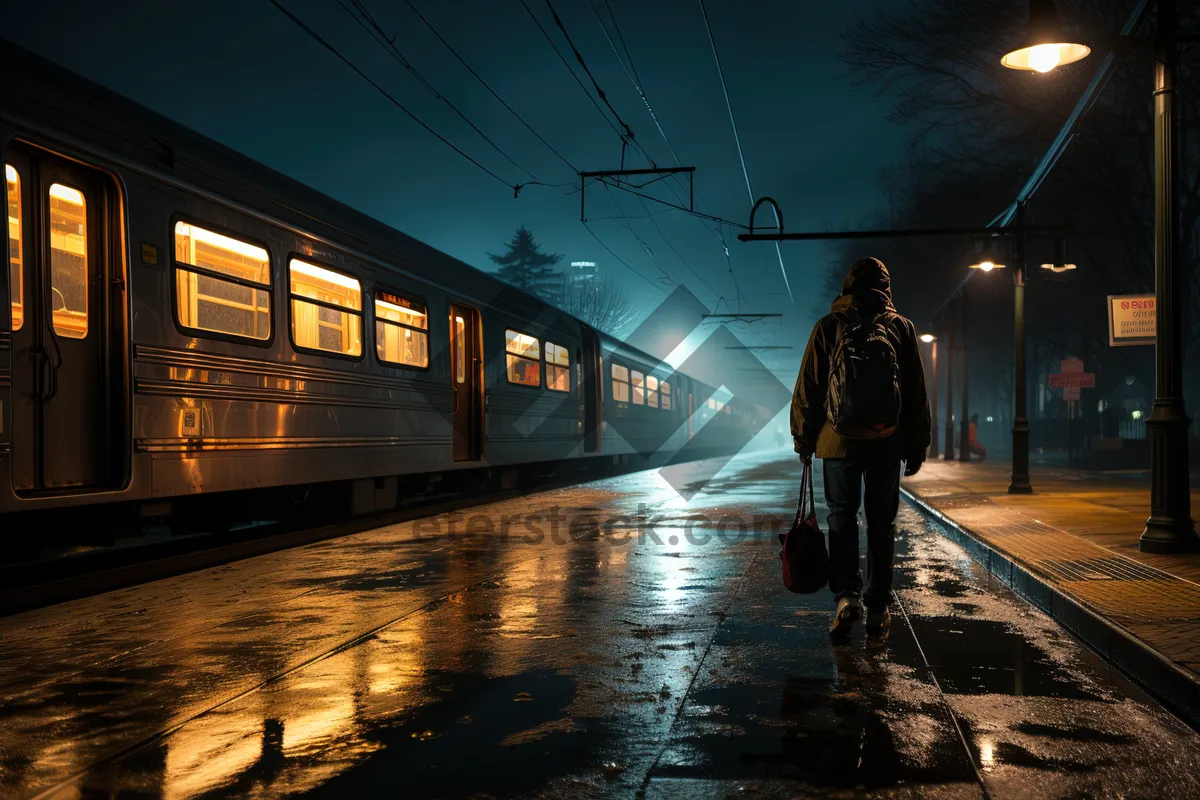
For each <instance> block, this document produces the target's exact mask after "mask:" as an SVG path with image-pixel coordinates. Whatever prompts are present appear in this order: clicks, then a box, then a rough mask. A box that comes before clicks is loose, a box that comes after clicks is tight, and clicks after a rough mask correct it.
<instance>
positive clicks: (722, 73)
mask: <svg viewBox="0 0 1200 800" xmlns="http://www.w3.org/2000/svg"><path fill="white" fill-rule="evenodd" d="M698 2H699V3H700V13H701V14H703V16H704V28H705V30H707V31H708V43H709V45H710V46H711V47H712V54H713V60H714V61H715V62H716V64H717V75H718V76H719V77H720V78H721V92H722V93H723V94H724V95H725V108H726V109H728V111H729V124H730V126H732V127H733V140H734V142H735V143H736V144H737V151H738V160H739V161H741V163H742V177H744V178H745V179H746V191H747V192H748V193H749V194H750V203H751V205H753V204H754V202H755V200H754V189H753V188H751V186H750V171H749V170H748V169H746V157H745V155H744V154H743V153H742V140H741V138H740V137H739V136H738V131H737V120H736V119H734V116H733V104H732V103H731V102H730V101H729V87H728V86H726V85H725V71H724V70H723V69H722V68H721V57H720V56H719V55H718V54H717V41H716V39H714V38H713V32H712V25H711V24H710V23H709V21H708V9H706V8H705V7H704V0H698ZM771 213H772V214H774V215H775V224H776V225H779V212H777V211H776V210H775V209H774V207H772V208H771ZM775 255H776V256H777V257H778V258H779V272H780V274H781V275H783V285H784V286H785V287H786V288H787V293H788V299H790V300H791V301H792V304H793V305H795V303H796V298H795V297H794V296H793V295H792V285H791V283H790V282H789V281H788V277H787V270H786V269H785V268H784V266H783V251H782V250H780V249H779V242H775Z"/></svg>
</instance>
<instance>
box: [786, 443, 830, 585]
mask: <svg viewBox="0 0 1200 800" xmlns="http://www.w3.org/2000/svg"><path fill="white" fill-rule="evenodd" d="M779 545H780V547H779V558H780V560H781V561H782V562H783V585H784V586H786V587H787V588H788V590H789V591H792V592H795V593H797V594H812V593H813V592H816V591H819V590H820V589H821V587H823V586H824V585H825V584H826V583H828V582H829V551H828V550H826V549H825V534H824V533H822V532H821V526H820V525H819V524H818V523H817V504H816V500H815V499H814V498H813V480H812V466H811V465H809V464H806V465H805V466H804V475H803V476H802V477H801V480H800V502H799V504H798V505H797V506H796V520H795V521H794V522H793V523H792V529H791V530H790V531H788V532H787V533H786V534H782V533H781V534H779Z"/></svg>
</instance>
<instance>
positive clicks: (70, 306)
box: [50, 183, 88, 339]
mask: <svg viewBox="0 0 1200 800" xmlns="http://www.w3.org/2000/svg"><path fill="white" fill-rule="evenodd" d="M50 288H51V291H52V292H53V293H54V298H53V300H52V301H51V302H52V305H51V308H52V309H53V313H52V315H51V320H52V323H53V325H54V332H55V333H56V334H58V335H59V336H63V337H65V338H67V339H83V338H85V337H86V336H87V333H88V263H87V203H86V201H85V200H84V197H83V192H81V191H79V190H78V189H72V188H71V187H70V186H63V185H62V184H61V183H55V184H52V185H51V186H50Z"/></svg>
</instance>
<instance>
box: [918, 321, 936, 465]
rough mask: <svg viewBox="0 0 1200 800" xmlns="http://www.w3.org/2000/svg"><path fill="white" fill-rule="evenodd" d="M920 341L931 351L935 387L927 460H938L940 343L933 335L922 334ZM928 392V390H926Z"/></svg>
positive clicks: (931, 371)
mask: <svg viewBox="0 0 1200 800" xmlns="http://www.w3.org/2000/svg"><path fill="white" fill-rule="evenodd" d="M920 339H921V341H922V342H924V343H925V344H927V345H929V350H930V356H929V361H930V367H929V385H932V386H933V403H932V405H933V419H932V420H931V422H932V425H930V430H929V437H930V438H929V453H928V455H927V456H926V458H937V454H938V376H937V362H938V341H937V336H935V335H933V334H932V333H922V334H921V336H920ZM926 392H928V388H927V389H926Z"/></svg>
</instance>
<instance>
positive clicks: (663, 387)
mask: <svg viewBox="0 0 1200 800" xmlns="http://www.w3.org/2000/svg"><path fill="white" fill-rule="evenodd" d="M658 388H659V393H660V394H661V395H662V407H663V408H664V409H665V410H667V411H670V410H671V384H669V383H667V382H666V381H663V382H662V383H661V384H659V387H658Z"/></svg>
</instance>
